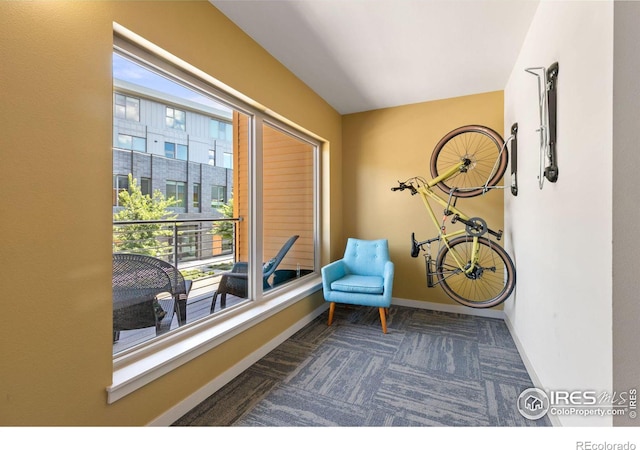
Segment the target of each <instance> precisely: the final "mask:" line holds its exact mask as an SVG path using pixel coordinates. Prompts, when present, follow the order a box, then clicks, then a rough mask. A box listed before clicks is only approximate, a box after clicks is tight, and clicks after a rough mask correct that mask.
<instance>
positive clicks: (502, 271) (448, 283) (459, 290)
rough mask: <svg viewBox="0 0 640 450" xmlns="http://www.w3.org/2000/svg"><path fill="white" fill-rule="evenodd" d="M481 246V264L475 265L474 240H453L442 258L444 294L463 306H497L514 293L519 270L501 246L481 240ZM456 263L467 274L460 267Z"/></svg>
mask: <svg viewBox="0 0 640 450" xmlns="http://www.w3.org/2000/svg"><path fill="white" fill-rule="evenodd" d="M478 245H479V247H478V261H477V263H476V264H472V262H471V259H472V252H473V239H471V238H470V237H468V236H462V237H459V238H456V239H453V240H452V241H451V242H450V243H449V246H448V247H445V248H443V250H442V251H441V253H440V254H439V255H438V258H437V262H436V266H437V267H436V275H437V278H438V282H439V283H440V284H441V286H442V288H443V289H444V291H445V292H446V293H447V294H448V295H449V296H451V297H452V298H453V299H454V300H456V301H458V302H459V303H462V304H464V305H467V306H475V307H488V306H495V305H496V304H499V303H501V302H502V301H504V300H505V299H506V298H507V297H508V295H509V294H510V293H511V291H512V290H513V286H514V284H515V270H514V269H513V263H512V262H511V259H510V258H509V256H508V255H507V254H506V252H504V250H503V249H502V248H501V247H500V246H498V245H497V244H493V243H492V242H491V241H489V240H488V239H486V238H478ZM454 255H455V258H454ZM456 259H457V260H458V261H459V262H460V264H462V265H464V266H465V270H462V268H461V267H459V266H458V263H456V262H455V261H456ZM507 264H508V266H507Z"/></svg>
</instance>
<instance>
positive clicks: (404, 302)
mask: <svg viewBox="0 0 640 450" xmlns="http://www.w3.org/2000/svg"><path fill="white" fill-rule="evenodd" d="M391 304H392V305H398V306H407V307H409V308H416V309H429V310H432V311H442V312H449V313H454V314H467V315H469V316H479V317H489V318H492V319H504V317H505V314H504V311H502V310H500V309H488V308H487V309H481V308H469V307H467V306H462V305H446V304H444V303H433V302H425V301H422V300H408V299H405V298H395V297H394V298H393V299H392V300H391Z"/></svg>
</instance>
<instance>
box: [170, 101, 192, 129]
mask: <svg viewBox="0 0 640 450" xmlns="http://www.w3.org/2000/svg"><path fill="white" fill-rule="evenodd" d="M166 124H167V128H173V129H175V130H182V131H186V130H187V113H186V112H184V111H182V110H179V109H176V108H172V107H170V106H167V115H166Z"/></svg>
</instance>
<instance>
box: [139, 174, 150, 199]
mask: <svg viewBox="0 0 640 450" xmlns="http://www.w3.org/2000/svg"><path fill="white" fill-rule="evenodd" d="M140 192H141V193H142V195H148V196H149V197H151V178H144V177H143V178H140Z"/></svg>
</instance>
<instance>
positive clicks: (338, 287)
mask: <svg viewBox="0 0 640 450" xmlns="http://www.w3.org/2000/svg"><path fill="white" fill-rule="evenodd" d="M331 289H332V290H334V291H340V292H353V293H359V294H378V295H379V294H382V293H383V292H384V278H383V277H378V276H371V275H352V274H349V275H345V276H344V277H342V278H340V279H338V280H336V281H334V282H333V283H331Z"/></svg>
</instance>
